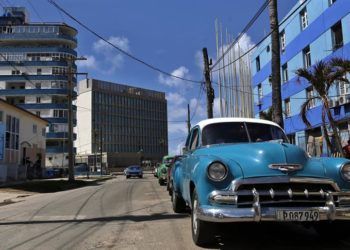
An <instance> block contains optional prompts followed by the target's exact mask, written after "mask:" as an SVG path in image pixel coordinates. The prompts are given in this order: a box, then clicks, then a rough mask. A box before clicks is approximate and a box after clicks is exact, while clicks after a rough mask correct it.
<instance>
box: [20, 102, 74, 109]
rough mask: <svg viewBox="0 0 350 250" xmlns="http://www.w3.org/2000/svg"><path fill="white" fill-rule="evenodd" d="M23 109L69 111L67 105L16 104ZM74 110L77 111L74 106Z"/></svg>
mask: <svg viewBox="0 0 350 250" xmlns="http://www.w3.org/2000/svg"><path fill="white" fill-rule="evenodd" d="M16 105H17V106H19V107H20V108H23V109H68V104H66V103H21V104H16ZM73 110H75V111H76V110H77V106H75V105H73Z"/></svg>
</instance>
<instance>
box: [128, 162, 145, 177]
mask: <svg viewBox="0 0 350 250" xmlns="http://www.w3.org/2000/svg"><path fill="white" fill-rule="evenodd" d="M124 174H125V176H126V179H129V178H130V177H139V178H143V171H142V168H141V167H140V166H139V165H133V166H129V167H127V168H126V169H125V170H124Z"/></svg>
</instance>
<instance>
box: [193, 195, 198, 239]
mask: <svg viewBox="0 0 350 250" xmlns="http://www.w3.org/2000/svg"><path fill="white" fill-rule="evenodd" d="M197 206H198V202H197V199H196V198H195V199H194V201H193V208H192V228H193V233H194V234H197V227H198V221H197Z"/></svg>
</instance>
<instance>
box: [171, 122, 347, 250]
mask: <svg viewBox="0 0 350 250" xmlns="http://www.w3.org/2000/svg"><path fill="white" fill-rule="evenodd" d="M173 189H174V191H173V195H172V204H173V209H174V211H175V212H183V211H184V210H185V208H186V206H189V208H190V209H191V224H192V238H193V240H194V242H195V243H196V244H197V245H205V244H206V243H210V242H211V241H212V240H213V230H212V229H213V226H218V225H220V223H237V222H264V221H270V222H279V221H282V222H289V223H301V224H302V225H307V226H313V227H314V228H315V229H316V231H317V232H318V233H319V234H320V235H324V236H326V237H328V238H330V239H332V240H334V239H337V238H338V239H339V238H342V237H346V236H347V237H348V233H347V230H344V229H345V228H349V226H350V223H349V222H348V221H347V220H349V219H350V161H349V160H348V159H344V158H311V157H309V156H308V155H307V154H306V152H305V151H304V150H303V149H301V148H300V147H298V146H296V145H292V144H289V143H288V139H287V137H286V135H285V133H284V131H283V130H282V129H281V128H280V127H279V126H278V125H277V124H275V123H273V122H270V121H264V120H259V119H245V118H217V119H210V120H204V121H201V122H199V123H198V124H197V125H196V126H195V127H193V128H192V130H191V133H190V135H189V137H188V139H187V143H186V146H185V149H184V157H183V158H182V160H181V161H180V162H178V163H177V164H175V169H174V170H173Z"/></svg>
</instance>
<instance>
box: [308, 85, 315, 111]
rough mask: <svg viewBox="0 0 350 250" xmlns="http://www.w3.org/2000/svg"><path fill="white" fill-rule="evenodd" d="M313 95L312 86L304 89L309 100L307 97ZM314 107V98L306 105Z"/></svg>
mask: <svg viewBox="0 0 350 250" xmlns="http://www.w3.org/2000/svg"><path fill="white" fill-rule="evenodd" d="M314 96H315V92H314V89H313V87H310V88H307V89H306V98H307V99H308V100H309V99H311V98H313V97H314ZM314 107H316V102H315V99H313V100H311V101H310V102H309V105H308V108H309V109H311V108H314Z"/></svg>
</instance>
